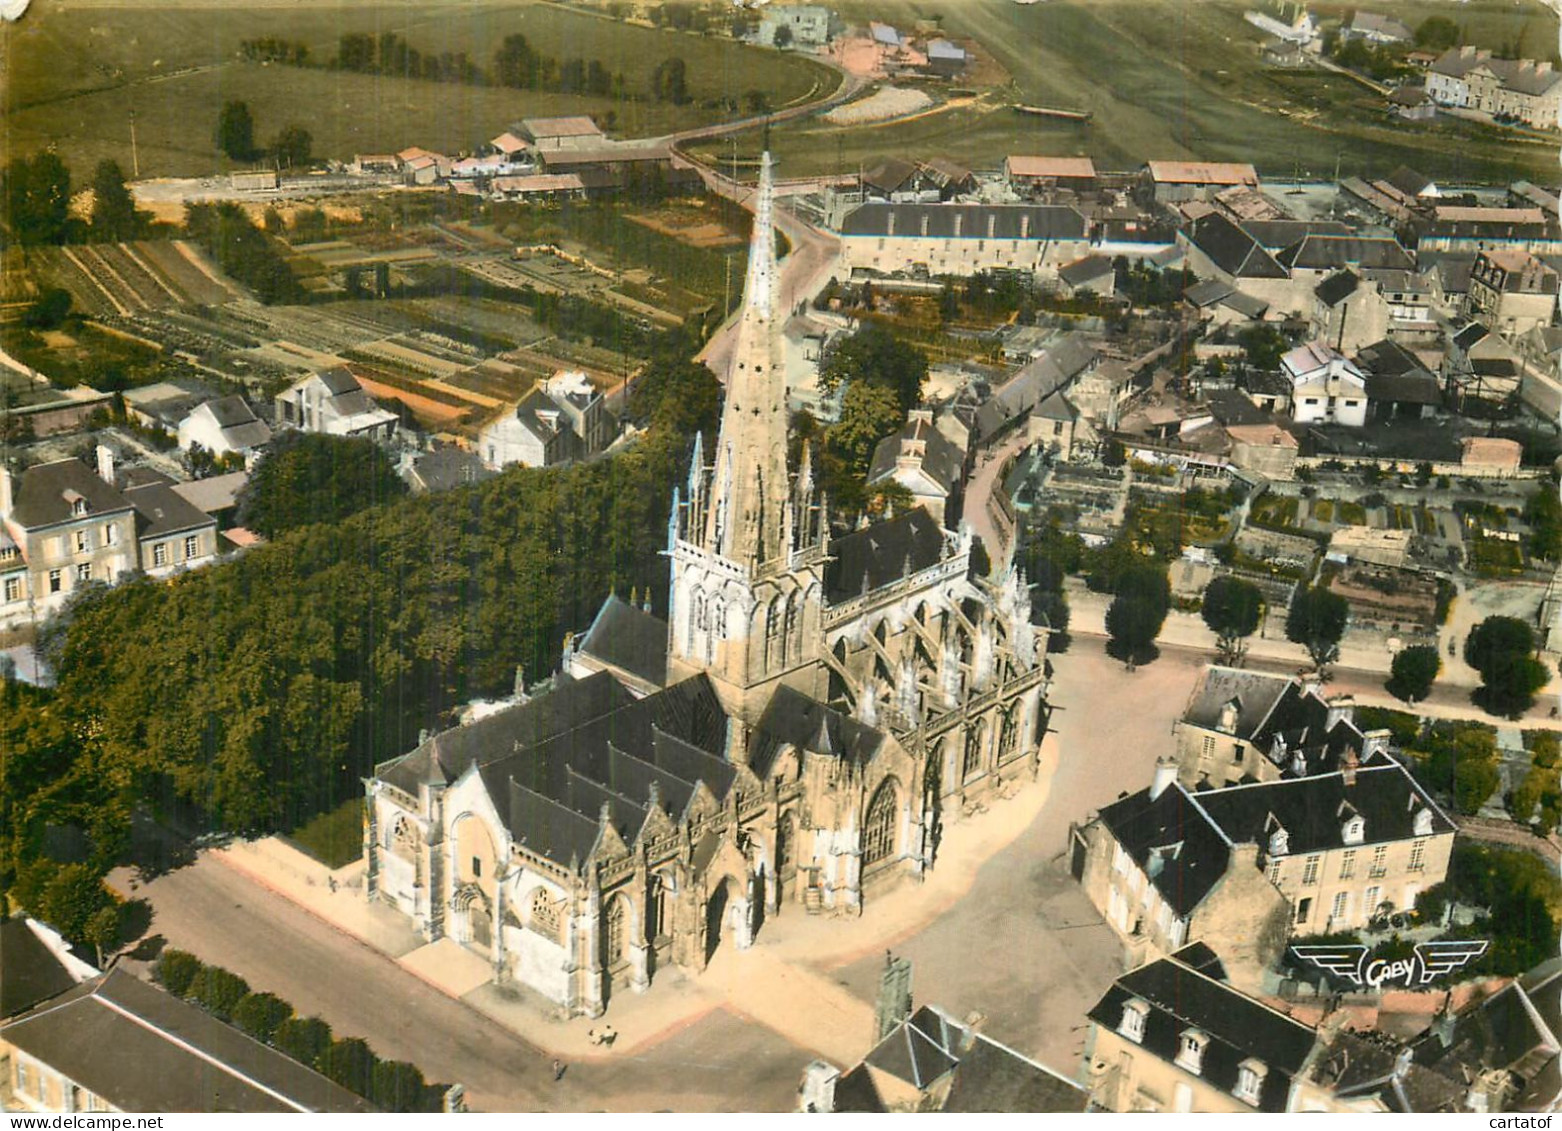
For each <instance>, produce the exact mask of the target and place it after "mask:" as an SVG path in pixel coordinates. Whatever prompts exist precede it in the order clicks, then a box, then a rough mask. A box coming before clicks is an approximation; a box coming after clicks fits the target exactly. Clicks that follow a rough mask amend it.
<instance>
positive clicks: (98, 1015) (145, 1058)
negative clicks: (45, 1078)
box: [0, 970, 374, 1112]
mask: <svg viewBox="0 0 1562 1131" xmlns="http://www.w3.org/2000/svg"><path fill="white" fill-rule="evenodd" d="M0 1032H3V1033H4V1039H5V1040H6V1041H7V1042H9V1043H10V1044H12V1045H14V1046H16V1047H17V1048H18V1049H21V1050H22V1051H23V1052H25V1053H27V1054H28V1055H29V1056H32V1057H34V1058H36V1059H37V1060H39V1061H40V1062H42V1063H44V1064H47V1065H49V1066H50V1067H51V1068H54V1069H56V1070H58V1071H59V1072H61V1073H63V1074H64V1075H66V1076H68V1077H69V1078H70V1079H71V1080H73V1081H74V1082H75V1083H77V1084H79V1085H81V1087H83V1088H85V1089H87V1090H88V1091H91V1092H93V1093H94V1094H96V1095H98V1096H101V1097H102V1098H103V1099H104V1100H105V1101H107V1102H108V1103H109V1104H110V1105H111V1106H112V1107H114V1108H116V1109H118V1110H121V1111H173V1112H282V1111H330V1112H366V1111H373V1110H374V1108H373V1107H371V1106H370V1104H369V1103H368V1101H366V1100H364V1099H362V1098H360V1097H358V1096H355V1095H353V1094H352V1093H351V1092H349V1091H347V1090H346V1089H345V1088H342V1087H340V1086H339V1085H337V1084H333V1083H332V1082H331V1081H329V1080H327V1079H326V1078H325V1077H324V1076H322V1075H320V1074H319V1073H318V1072H315V1071H312V1070H311V1069H308V1068H305V1067H304V1066H303V1065H302V1064H299V1063H298V1062H297V1061H294V1060H290V1059H288V1058H287V1057H285V1056H283V1055H282V1054H281V1053H279V1052H277V1051H276V1050H275V1049H272V1048H269V1047H267V1046H266V1045H263V1044H261V1043H260V1042H259V1041H256V1040H253V1039H252V1038H250V1037H248V1036H246V1035H245V1034H244V1033H242V1032H240V1031H239V1030H238V1029H235V1028H233V1027H232V1026H230V1025H226V1024H224V1023H223V1022H221V1021H219V1020H217V1019H216V1018H215V1017H213V1016H211V1015H210V1014H208V1013H207V1012H205V1011H204V1010H202V1009H200V1008H198V1007H196V1006H194V1005H190V1004H189V1003H187V1002H184V1001H181V1000H180V999H178V998H176V997H174V996H173V995H172V994H169V993H166V992H164V991H163V990H161V989H158V988H157V987H155V986H150V985H147V984H146V983H145V982H141V981H139V980H137V979H136V978H134V977H132V976H131V975H130V974H127V973H125V972H124V971H122V970H112V971H110V972H109V973H108V974H105V975H104V976H102V977H101V978H96V979H93V980H92V981H90V982H85V983H83V984H82V985H81V986H79V987H77V988H76V989H75V990H73V991H70V992H67V993H65V994H63V995H61V996H60V997H57V998H55V999H53V1000H52V1001H49V1002H46V1003H44V1004H43V1005H41V1006H39V1007H38V1008H36V1009H34V1010H33V1011H32V1012H30V1013H25V1014H23V1015H22V1016H20V1017H17V1018H14V1019H13V1020H11V1021H9V1022H7V1023H6V1024H5V1025H4V1026H3V1027H0Z"/></svg>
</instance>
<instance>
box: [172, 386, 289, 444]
mask: <svg viewBox="0 0 1562 1131" xmlns="http://www.w3.org/2000/svg"><path fill="white" fill-rule="evenodd" d="M200 413H204V414H206V415H207V416H209V417H211V420H212V422H213V423H214V424H216V425H217V427H218V428H220V429H222V436H223V439H224V440H225V441H226V442H227V443H228V445H229V446H230V447H232V448H237V449H243V448H258V447H260V445H262V444H264V443H266V442H267V441H269V440H270V439H271V429H270V428H269V427H268V426H267V425H266V422H265V421H263V420H261V419H260V418H259V417H258V416H256V415H255V410H254V409H252V408H250V406H249V402H248V401H246V400H245V399H244V398H243V397H240V396H231V397H220V398H218V399H217V400H214V401H207V402H206V403H205V404H203V405H201V406H200V407H199V408H197V409H196V410H195V412H194V413H192V414H191V415H192V416H193V415H196V414H200Z"/></svg>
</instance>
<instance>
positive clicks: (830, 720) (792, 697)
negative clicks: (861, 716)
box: [749, 684, 884, 779]
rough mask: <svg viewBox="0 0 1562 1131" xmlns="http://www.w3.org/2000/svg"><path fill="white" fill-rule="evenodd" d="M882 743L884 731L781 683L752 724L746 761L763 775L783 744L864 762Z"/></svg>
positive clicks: (857, 762) (859, 763)
mask: <svg viewBox="0 0 1562 1131" xmlns="http://www.w3.org/2000/svg"><path fill="white" fill-rule="evenodd" d="M883 745H884V733H883V732H882V731H880V730H877V729H875V728H873V727H870V726H867V725H865V724H863V723H859V722H857V721H856V720H855V719H853V718H851V717H850V716H849V715H843V714H841V713H840V712H839V711H837V710H835V709H834V708H833V707H827V706H825V705H824V704H823V703H820V702H819V701H818V700H815V699H811V698H809V697H808V696H807V695H804V694H803V693H802V692H801V691H797V690H795V689H794V688H791V687H787V686H786V685H784V684H783V685H781V686H780V687H777V688H776V693H775V695H773V696H772V697H771V700H770V703H769V704H768V705H767V706H766V707H765V713H764V714H763V715H762V716H760V720H759V725H758V726H757V727H755V728H754V744H753V749H752V751H751V753H750V756H749V764H750V765H751V766H752V767H753V769H754V772H755V773H756V774H758V775H759V776H760V778H762V779H763V778H765V777H766V776H768V775H769V773H770V768H771V766H773V765H774V764H775V758H776V755H777V754H778V753H780V751H781V748H782V747H784V746H791V747H793V748H794V749H797V750H807V751H810V752H812V753H814V754H828V755H831V756H832V757H836V758H840V759H841V760H842V761H845V762H850V763H851V764H852V765H855V766H865V765H867V764H868V763H869V762H871V761H872V760H873V756H874V755H875V754H877V753H878V751H879V748H880V747H881V746H883Z"/></svg>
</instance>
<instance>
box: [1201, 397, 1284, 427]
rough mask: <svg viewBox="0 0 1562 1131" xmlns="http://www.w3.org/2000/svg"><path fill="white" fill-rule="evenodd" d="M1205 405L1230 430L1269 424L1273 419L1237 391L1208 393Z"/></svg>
mask: <svg viewBox="0 0 1562 1131" xmlns="http://www.w3.org/2000/svg"><path fill="white" fill-rule="evenodd" d="M1204 403H1205V404H1206V405H1208V406H1209V410H1210V412H1212V413H1214V415H1215V419H1216V420H1218V421H1220V423H1221V424H1222V425H1224V426H1226V427H1228V428H1229V427H1233V426H1236V427H1240V426H1241V425H1244V424H1268V423H1269V422H1270V419H1271V418H1270V414H1269V413H1267V412H1265V411H1264V410H1263V409H1261V408H1259V407H1258V406H1257V405H1256V404H1254V403H1253V402H1252V401H1251V400H1249V399H1248V398H1247V397H1245V396H1243V395H1242V394H1241V393H1239V392H1237V391H1236V390H1235V389H1216V390H1215V391H1214V392H1211V393H1206V394H1205V396H1204Z"/></svg>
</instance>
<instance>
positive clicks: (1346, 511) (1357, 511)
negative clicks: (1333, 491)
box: [1340, 502, 1367, 526]
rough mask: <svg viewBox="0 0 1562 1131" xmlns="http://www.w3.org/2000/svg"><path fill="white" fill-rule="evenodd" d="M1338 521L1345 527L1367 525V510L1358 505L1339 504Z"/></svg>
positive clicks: (1349, 503)
mask: <svg viewBox="0 0 1562 1131" xmlns="http://www.w3.org/2000/svg"><path fill="white" fill-rule="evenodd" d="M1340 521H1341V522H1343V523H1344V524H1345V525H1346V526H1365V525H1367V508H1366V507H1364V506H1362V505H1361V504H1360V503H1353V502H1342V503H1340Z"/></svg>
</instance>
